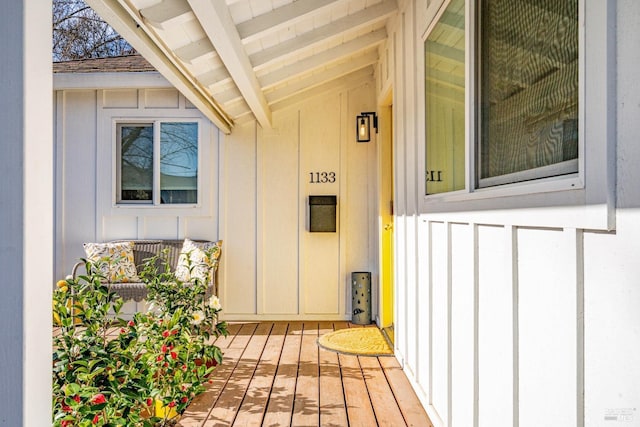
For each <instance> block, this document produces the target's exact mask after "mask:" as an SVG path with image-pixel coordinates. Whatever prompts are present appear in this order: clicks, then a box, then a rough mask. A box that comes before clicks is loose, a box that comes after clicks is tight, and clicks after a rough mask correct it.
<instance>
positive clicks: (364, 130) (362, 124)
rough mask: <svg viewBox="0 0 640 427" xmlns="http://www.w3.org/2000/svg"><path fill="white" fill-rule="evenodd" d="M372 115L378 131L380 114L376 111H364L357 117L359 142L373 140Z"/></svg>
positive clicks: (374, 126)
mask: <svg viewBox="0 0 640 427" xmlns="http://www.w3.org/2000/svg"><path fill="white" fill-rule="evenodd" d="M371 117H373V128H374V129H375V130H376V133H378V115H377V114H376V113H375V112H371V111H369V112H363V113H360V115H359V116H358V117H356V140H357V141H358V142H369V141H371V123H370V122H371Z"/></svg>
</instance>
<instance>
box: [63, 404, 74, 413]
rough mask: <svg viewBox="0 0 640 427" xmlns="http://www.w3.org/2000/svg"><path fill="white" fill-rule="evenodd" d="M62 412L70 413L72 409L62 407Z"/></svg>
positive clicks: (65, 406)
mask: <svg viewBox="0 0 640 427" xmlns="http://www.w3.org/2000/svg"><path fill="white" fill-rule="evenodd" d="M62 410H63V411H64V412H71V411H73V409H71V406H67V405H62Z"/></svg>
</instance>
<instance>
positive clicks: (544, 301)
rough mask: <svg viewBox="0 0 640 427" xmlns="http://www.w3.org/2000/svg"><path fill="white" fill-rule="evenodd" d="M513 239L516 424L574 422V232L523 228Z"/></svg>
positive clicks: (576, 328) (576, 396)
mask: <svg viewBox="0 0 640 427" xmlns="http://www.w3.org/2000/svg"><path fill="white" fill-rule="evenodd" d="M517 242H518V248H517V253H518V302H519V304H518V307H519V310H518V338H519V339H518V341H519V343H518V355H519V358H518V370H519V373H520V374H519V390H518V398H519V402H520V405H519V415H520V420H521V422H520V426H521V427H527V426H529V427H533V426H539V425H541V424H544V423H547V422H548V420H550V419H552V420H553V421H554V423H557V424H558V425H562V426H567V427H570V426H576V425H577V420H576V415H577V412H576V407H577V398H578V393H579V390H578V386H577V384H576V372H577V368H578V367H577V366H576V361H577V360H578V344H577V343H578V339H577V334H578V332H579V331H578V329H579V328H578V314H577V301H578V295H581V292H578V290H577V286H576V259H575V257H576V255H578V254H576V240H575V234H574V233H571V232H569V231H567V232H562V231H550V230H534V229H526V228H523V229H519V230H518V232H517ZM580 333H581V331H580ZM551 350H552V351H551ZM549 384H554V386H553V387H549ZM580 393H581V390H580ZM540 408H544V411H540Z"/></svg>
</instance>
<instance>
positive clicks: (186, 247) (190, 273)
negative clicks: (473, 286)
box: [176, 239, 222, 284]
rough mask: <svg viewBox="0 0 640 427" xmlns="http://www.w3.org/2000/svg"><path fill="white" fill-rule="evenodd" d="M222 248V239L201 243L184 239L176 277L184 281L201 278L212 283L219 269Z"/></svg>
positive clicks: (206, 282)
mask: <svg viewBox="0 0 640 427" xmlns="http://www.w3.org/2000/svg"><path fill="white" fill-rule="evenodd" d="M221 248H222V241H218V242H202V243H201V242H194V241H193V240H190V239H184V243H183V245H182V250H181V251H180V256H179V257H178V265H177V266H176V278H177V279H178V280H180V281H182V282H193V281H195V280H200V282H201V283H204V284H208V283H210V282H211V280H210V279H211V277H212V275H213V274H214V273H215V272H216V270H217V269H218V263H219V260H220V250H221Z"/></svg>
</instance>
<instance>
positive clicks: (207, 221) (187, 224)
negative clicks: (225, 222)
mask: <svg viewBox="0 0 640 427" xmlns="http://www.w3.org/2000/svg"><path fill="white" fill-rule="evenodd" d="M183 231H184V233H183V234H184V236H185V237H189V238H191V239H206V240H216V239H217V238H218V237H217V236H218V223H217V221H214V220H212V219H211V218H210V217H187V218H185V219H184V225H183ZM222 253H224V245H223V246H222Z"/></svg>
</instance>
